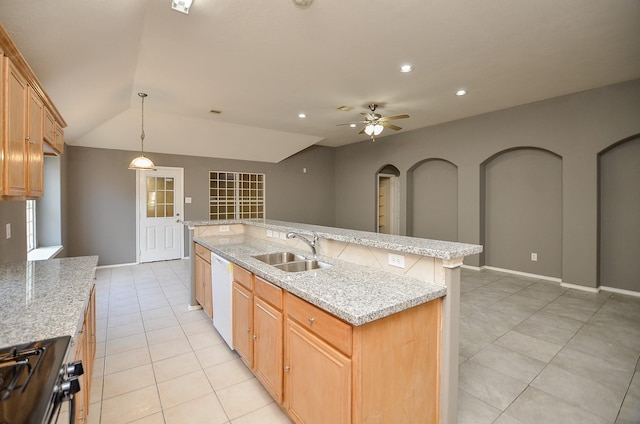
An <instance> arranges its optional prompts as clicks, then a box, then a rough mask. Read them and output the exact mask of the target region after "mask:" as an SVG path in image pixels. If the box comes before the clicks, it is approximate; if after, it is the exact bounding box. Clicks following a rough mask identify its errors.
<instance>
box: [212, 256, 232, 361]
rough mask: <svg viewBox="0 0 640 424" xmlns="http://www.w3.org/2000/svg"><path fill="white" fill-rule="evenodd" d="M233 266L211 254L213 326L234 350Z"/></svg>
mask: <svg viewBox="0 0 640 424" xmlns="http://www.w3.org/2000/svg"><path fill="white" fill-rule="evenodd" d="M232 284H233V264H232V263H231V262H229V261H227V260H226V259H224V258H222V257H220V256H218V255H216V254H215V253H213V252H212V253H211V293H212V297H213V326H214V327H215V328H216V330H218V333H220V335H221V336H222V338H223V339H224V341H225V342H226V343H227V344H228V345H229V347H230V348H231V349H233V330H232V324H231V323H232V319H233V300H232Z"/></svg>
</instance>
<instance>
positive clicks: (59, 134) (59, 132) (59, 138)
mask: <svg viewBox="0 0 640 424" xmlns="http://www.w3.org/2000/svg"><path fill="white" fill-rule="evenodd" d="M56 149H57V150H58V152H59V153H60V154H62V152H64V130H63V129H62V127H60V125H58V123H57V122H56Z"/></svg>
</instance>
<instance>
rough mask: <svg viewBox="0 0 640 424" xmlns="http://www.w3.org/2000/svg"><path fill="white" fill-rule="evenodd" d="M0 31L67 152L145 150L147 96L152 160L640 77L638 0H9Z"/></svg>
mask: <svg viewBox="0 0 640 424" xmlns="http://www.w3.org/2000/svg"><path fill="white" fill-rule="evenodd" d="M0 22H1V23H2V25H3V26H4V27H5V28H6V29H7V31H8V32H9V34H10V35H11V36H12V38H13V40H14V41H15V43H16V44H17V46H18V48H19V49H20V50H21V51H22V53H23V55H24V56H25V58H26V60H27V61H28V62H29V64H30V65H31V67H32V68H33V70H34V71H35V73H36V74H37V75H38V77H39V79H40V81H41V82H42V83H43V85H44V87H45V89H46V91H47V93H48V94H49V96H50V97H51V99H52V100H53V101H54V103H55V104H56V106H57V107H58V109H59V110H60V112H61V113H62V115H63V117H64V118H65V120H66V121H67V124H68V127H67V128H66V132H65V137H66V142H67V143H68V144H70V145H77V146H89V147H99V148H110V149H124V150H132V151H134V150H137V149H139V141H140V138H139V137H140V112H141V111H140V98H139V97H138V95H137V93H138V92H146V93H148V95H149V96H148V97H147V99H146V101H145V133H146V138H145V150H146V151H148V152H161V153H175V154H186V155H198V156H210V157H220V158H234V159H246V160H261V161H271V162H277V161H280V160H282V159H284V158H286V157H288V156H290V155H292V154H294V153H296V152H298V151H300V150H302V149H304V148H306V147H309V146H311V145H313V144H321V145H325V146H341V145H344V144H349V143H354V142H358V141H362V140H366V139H367V136H366V135H364V134H358V131H359V130H360V129H361V127H359V128H350V127H349V126H337V125H336V124H339V123H343V122H349V121H355V120H360V119H361V115H360V112H364V111H367V105H368V104H369V103H372V102H375V103H378V104H380V107H379V109H378V112H380V113H382V114H383V115H393V114H399V113H407V114H409V115H410V118H409V119H405V120H402V121H394V123H396V124H397V125H399V126H401V127H402V128H403V129H402V130H401V131H409V130H412V129H416V128H420V127H425V126H429V125H435V124H438V123H442V122H447V121H451V120H455V119H460V118H464V117H468V116H473V115H478V114H482V113H486V112H490V111H495V110H499V109H503V108H507V107H511V106H516V105H521V104H525V103H530V102H535V101H538V100H542V99H547V98H551V97H555V96H560V95H564V94H569V93H573V92H577V91H582V90H587V89H590V88H595V87H600V86H605V85H609V84H613V83H617V82H621V81H627V80H631V79H636V78H640V2H638V1H637V0H615V1H601V0H561V1H558V0H536V1H513V0H489V1H476V0H456V1H442V0H440V1H438V0H315V1H314V2H313V3H312V4H311V6H310V7H308V8H306V9H305V8H300V7H298V6H296V5H295V4H294V2H293V1H292V0H269V1H265V0H194V3H193V6H192V8H191V11H190V13H189V14H188V15H185V14H181V13H178V12H175V11H173V10H171V8H170V0H55V1H54V0H48V1H47V0H29V1H24V0H2V2H0ZM406 63H409V64H411V65H413V67H414V70H413V72H410V73H401V72H400V70H399V68H400V66H401V65H403V64H406ZM459 88H465V89H466V90H468V94H467V95H466V96H463V97H457V96H455V91H456V90H457V89H459ZM339 106H350V107H353V108H354V109H353V110H351V111H348V112H344V111H340V110H338V109H337V108H338V107H339ZM212 109H215V110H219V111H222V113H221V114H213V113H211V112H210V110H212ZM301 112H304V113H305V114H306V115H307V118H304V119H301V118H298V114H299V113H301ZM391 133H394V131H391V130H388V129H385V131H384V132H383V134H382V136H381V138H379V140H380V142H384V136H386V135H389V134H391Z"/></svg>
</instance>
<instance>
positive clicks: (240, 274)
mask: <svg viewBox="0 0 640 424" xmlns="http://www.w3.org/2000/svg"><path fill="white" fill-rule="evenodd" d="M233 281H236V282H238V283H240V284H242V285H243V286H244V287H245V288H247V289H248V290H251V291H252V290H253V274H252V273H250V272H249V271H247V270H246V269H244V268H241V267H239V266H238V265H235V264H234V265H233Z"/></svg>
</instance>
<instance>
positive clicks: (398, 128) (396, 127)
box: [380, 122, 402, 131]
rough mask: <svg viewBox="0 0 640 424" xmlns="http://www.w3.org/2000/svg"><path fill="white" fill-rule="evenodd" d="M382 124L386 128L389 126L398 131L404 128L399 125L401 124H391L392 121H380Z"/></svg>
mask: <svg viewBox="0 0 640 424" xmlns="http://www.w3.org/2000/svg"><path fill="white" fill-rule="evenodd" d="M380 125H382V126H383V127H385V128H389V129H392V130H396V131H398V130H401V129H402V128H401V127H399V126H397V125H393V124H390V123H388V122H380Z"/></svg>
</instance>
